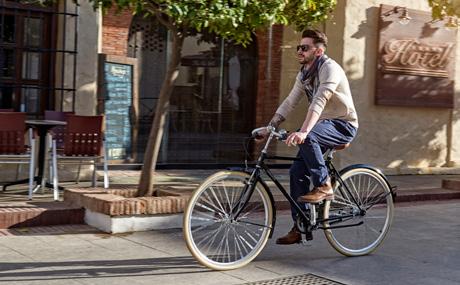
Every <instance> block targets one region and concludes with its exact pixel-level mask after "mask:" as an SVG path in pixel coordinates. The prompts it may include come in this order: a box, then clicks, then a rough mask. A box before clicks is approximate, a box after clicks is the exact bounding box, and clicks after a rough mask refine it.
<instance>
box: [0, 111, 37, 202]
mask: <svg viewBox="0 0 460 285" xmlns="http://www.w3.org/2000/svg"><path fill="white" fill-rule="evenodd" d="M25 120H26V114H25V113H20V112H0V163H6V164H18V165H21V164H29V199H32V193H33V185H34V176H35V137H34V134H33V131H32V129H29V141H30V146H26V145H25V138H24V137H25V132H26V123H25Z"/></svg>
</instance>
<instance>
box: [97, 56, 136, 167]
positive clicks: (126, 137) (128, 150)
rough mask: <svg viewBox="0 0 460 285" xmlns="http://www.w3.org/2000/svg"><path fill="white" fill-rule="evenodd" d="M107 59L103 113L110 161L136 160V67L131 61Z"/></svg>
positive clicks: (104, 66) (105, 59)
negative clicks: (134, 156) (134, 158)
mask: <svg viewBox="0 0 460 285" xmlns="http://www.w3.org/2000/svg"><path fill="white" fill-rule="evenodd" d="M114 59H115V58H114V57H113V56H111V57H107V58H105V57H104V58H103V60H101V65H102V67H103V70H101V72H102V74H103V89H102V94H101V95H102V96H101V97H102V98H101V99H102V100H103V113H104V114H105V139H106V146H107V154H108V159H110V160H125V161H126V160H132V159H133V155H134V153H135V151H134V149H133V146H134V145H135V134H136V122H134V121H133V120H136V119H135V118H136V116H135V115H134V114H133V113H135V110H136V108H134V105H135V103H136V97H137V96H135V75H134V73H135V64H134V63H132V62H130V61H129V60H128V59H118V58H117V59H116V60H114Z"/></svg>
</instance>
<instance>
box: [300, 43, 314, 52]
mask: <svg viewBox="0 0 460 285" xmlns="http://www.w3.org/2000/svg"><path fill="white" fill-rule="evenodd" d="M312 48H313V47H312V46H309V45H298V46H297V51H299V49H300V50H301V51H304V52H305V51H309V50H310V49H312Z"/></svg>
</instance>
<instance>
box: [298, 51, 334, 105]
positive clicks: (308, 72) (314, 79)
mask: <svg viewBox="0 0 460 285" xmlns="http://www.w3.org/2000/svg"><path fill="white" fill-rule="evenodd" d="M327 59H328V57H327V55H325V54H323V55H322V56H320V57H317V58H316V59H315V61H314V62H313V64H312V65H311V66H310V68H308V69H307V68H305V67H304V66H302V68H301V69H300V72H301V73H302V78H301V81H302V85H303V88H304V89H305V94H306V95H307V98H308V102H309V103H311V101H312V100H313V95H314V94H315V93H316V90H318V87H319V80H318V74H319V69H320V68H321V66H322V65H323V63H324V62H325V61H326V60H327Z"/></svg>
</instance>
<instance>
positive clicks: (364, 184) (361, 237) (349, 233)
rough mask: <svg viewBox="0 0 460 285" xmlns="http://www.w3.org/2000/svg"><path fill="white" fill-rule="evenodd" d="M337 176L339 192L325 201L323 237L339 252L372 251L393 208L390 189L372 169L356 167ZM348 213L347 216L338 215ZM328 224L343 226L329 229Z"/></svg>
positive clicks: (353, 253) (353, 254) (385, 229)
mask: <svg viewBox="0 0 460 285" xmlns="http://www.w3.org/2000/svg"><path fill="white" fill-rule="evenodd" d="M340 175H341V178H342V184H343V185H342V188H338V189H339V190H341V191H337V192H336V195H335V197H334V200H333V201H331V202H326V203H325V207H326V211H325V213H326V214H325V222H324V225H325V227H326V230H325V233H326V238H327V240H328V241H329V243H330V244H331V245H332V246H333V247H334V248H335V249H336V250H338V251H339V252H340V253H342V254H345V255H350V256H359V255H365V254H368V253H370V252H372V251H373V250H375V248H377V246H378V245H379V244H380V243H381V242H382V240H383V239H384V238H385V235H386V233H387V232H388V228H389V225H390V223H391V218H392V211H393V204H392V200H391V196H390V194H391V192H390V191H391V189H390V188H389V187H388V183H387V182H386V180H385V179H384V177H383V176H382V175H380V174H379V173H376V172H375V171H374V170H372V169H367V168H361V167H355V168H350V169H349V170H347V171H346V172H345V173H341V174H340ZM339 187H340V186H339ZM347 189H348V191H347ZM388 197H390V198H388ZM355 203H356V204H355ZM377 204H378V205H379V206H377V207H374V205H377ZM362 210H364V211H362ZM347 215H348V218H344V219H341V218H340V217H341V216H347ZM336 218H338V219H336ZM329 225H334V226H345V227H339V228H334V227H332V228H329V229H328V228H327V227H328V226H329ZM347 225H350V226H349V227H346V226H347ZM354 225H357V226H354ZM361 225H362V226H361Z"/></svg>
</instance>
